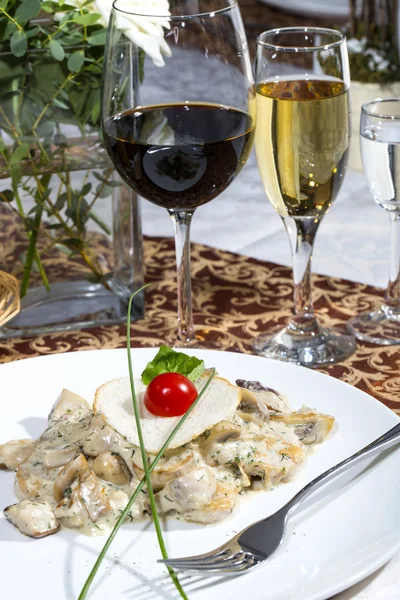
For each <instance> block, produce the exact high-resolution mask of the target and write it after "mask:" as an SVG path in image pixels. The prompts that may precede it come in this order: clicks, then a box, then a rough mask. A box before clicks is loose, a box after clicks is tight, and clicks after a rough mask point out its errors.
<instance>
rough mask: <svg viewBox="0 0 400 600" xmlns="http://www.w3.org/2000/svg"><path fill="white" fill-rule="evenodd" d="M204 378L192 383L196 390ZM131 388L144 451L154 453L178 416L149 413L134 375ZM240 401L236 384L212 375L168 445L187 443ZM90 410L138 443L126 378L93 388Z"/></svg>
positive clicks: (201, 385)
mask: <svg viewBox="0 0 400 600" xmlns="http://www.w3.org/2000/svg"><path fill="white" fill-rule="evenodd" d="M207 379H208V378H207V377H206V376H204V375H203V376H202V377H200V379H199V380H198V381H197V382H196V383H195V385H196V387H197V389H198V390H199V391H200V390H201V388H202V387H203V386H204V385H205V384H206V382H207ZM135 391H136V398H137V402H138V406H139V414H140V419H141V426H142V431H143V438H144V443H145V448H146V451H147V452H151V453H157V452H158V451H159V450H160V448H161V447H162V445H163V444H164V442H165V441H166V440H167V438H168V436H169V435H170V433H171V432H172V430H173V429H174V427H176V425H177V424H178V423H179V421H180V419H181V417H158V416H156V415H153V414H151V413H150V412H149V411H148V410H147V409H146V407H145V406H144V403H143V398H144V393H145V391H146V386H145V385H144V384H143V383H142V381H141V380H140V379H136V378H135ZM240 401H241V390H240V388H239V387H237V386H236V385H233V384H231V383H230V382H229V381H228V380H227V379H223V378H222V377H214V379H213V380H212V382H211V384H210V386H209V387H208V389H207V391H206V392H205V393H204V395H203V396H202V397H201V398H200V400H199V402H198V404H197V405H196V406H195V408H194V409H193V412H192V413H191V414H190V415H189V417H188V418H187V420H186V421H185V423H184V424H183V425H182V427H181V428H180V429H179V431H178V432H177V434H176V435H175V437H174V439H173V440H172V442H171V444H170V445H169V448H178V447H179V446H182V445H183V444H186V443H187V442H190V441H191V440H193V439H194V438H196V437H197V436H199V435H201V434H202V433H203V432H204V431H206V430H207V429H210V428H211V427H212V426H213V425H215V424H216V423H218V422H219V421H222V420H223V419H226V418H227V417H229V416H230V415H232V414H233V413H234V412H235V410H236V408H237V406H238V404H239V403H240ZM93 410H94V412H95V414H101V415H102V416H103V418H104V419H105V421H106V422H107V423H108V424H109V425H111V427H113V428H114V429H115V430H116V431H118V433H120V434H121V435H123V436H124V437H125V438H126V439H127V440H128V441H129V442H131V443H132V444H135V445H136V446H138V445H139V437H138V433H137V429H136V423H135V417H134V412H133V403H132V396H131V388H130V383H129V378H128V377H121V378H120V379H113V380H112V381H108V382H107V383H104V384H103V385H102V386H100V387H99V388H98V390H97V391H96V396H95V401H94V404H93Z"/></svg>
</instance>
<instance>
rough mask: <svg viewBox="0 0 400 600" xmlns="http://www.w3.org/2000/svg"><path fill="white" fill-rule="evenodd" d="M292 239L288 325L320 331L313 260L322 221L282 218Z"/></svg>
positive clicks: (298, 329) (306, 331)
mask: <svg viewBox="0 0 400 600" xmlns="http://www.w3.org/2000/svg"><path fill="white" fill-rule="evenodd" d="M283 222H284V224H285V227H286V231H287V232H288V235H289V239H290V246H291V249H292V258H293V283H294V309H293V313H294V314H293V317H292V319H291V321H290V323H289V329H291V330H292V331H293V332H296V333H299V334H308V335H312V334H313V333H317V332H318V323H317V320H316V318H315V315H314V307H313V303H312V297H311V260H312V253H313V247H314V240H315V236H316V233H317V230H318V226H319V221H317V222H316V221H315V220H314V219H302V220H300V219H292V218H289V217H286V218H284V219H283Z"/></svg>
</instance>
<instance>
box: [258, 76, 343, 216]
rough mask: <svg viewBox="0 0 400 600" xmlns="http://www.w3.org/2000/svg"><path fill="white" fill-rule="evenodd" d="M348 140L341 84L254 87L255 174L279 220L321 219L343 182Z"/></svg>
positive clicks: (326, 81) (272, 83)
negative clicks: (255, 100)
mask: <svg viewBox="0 0 400 600" xmlns="http://www.w3.org/2000/svg"><path fill="white" fill-rule="evenodd" d="M349 135H350V130H349V99H348V91H347V89H346V87H345V85H344V83H343V82H342V81H340V80H338V79H332V80H331V79H300V80H279V81H267V82H262V83H259V84H258V85H257V128H256V152H257V162H258V168H259V170H260V173H261V177H262V180H263V183H264V186H265V190H266V192H267V195H268V198H269V200H270V202H271V203H272V204H273V206H274V208H275V209H276V210H277V212H278V213H279V214H280V216H281V217H293V218H295V219H313V220H318V221H319V220H320V219H321V218H322V217H323V215H324V213H325V212H326V210H327V209H328V208H329V207H330V205H331V203H332V201H333V200H334V199H335V198H336V196H337V193H338V190H339V188H340V186H341V184H342V181H343V176H344V174H345V171H346V167H347V154H348V146H349Z"/></svg>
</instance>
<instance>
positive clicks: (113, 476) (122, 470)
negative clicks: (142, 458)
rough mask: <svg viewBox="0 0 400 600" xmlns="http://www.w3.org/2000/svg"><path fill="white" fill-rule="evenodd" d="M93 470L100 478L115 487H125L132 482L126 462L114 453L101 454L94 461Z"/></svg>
mask: <svg viewBox="0 0 400 600" xmlns="http://www.w3.org/2000/svg"><path fill="white" fill-rule="evenodd" d="M92 468H93V471H94V472H95V473H96V475H97V476H98V477H100V478H101V479H105V480H106V481H109V482H110V483H114V484H115V485H125V484H127V483H129V481H130V480H131V474H130V472H129V469H128V467H127V466H126V462H125V461H124V459H123V458H121V457H120V456H119V455H118V454H115V453H113V452H103V453H102V454H100V455H99V456H98V457H97V458H95V459H94V461H93V467H92Z"/></svg>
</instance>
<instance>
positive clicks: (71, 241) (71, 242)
mask: <svg viewBox="0 0 400 600" xmlns="http://www.w3.org/2000/svg"><path fill="white" fill-rule="evenodd" d="M62 244H63V245H64V246H67V248H69V249H70V250H73V251H74V252H79V251H80V250H83V249H84V248H85V243H84V241H83V240H81V239H80V238H68V239H66V240H63V241H62Z"/></svg>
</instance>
